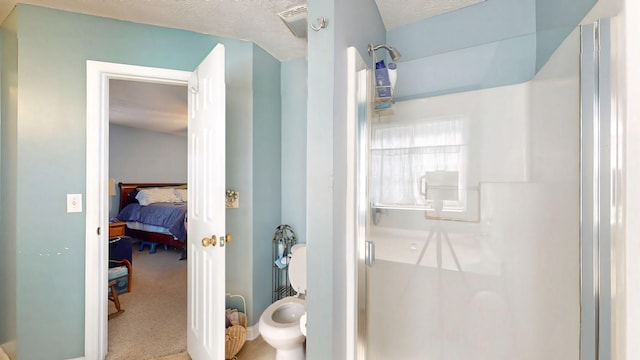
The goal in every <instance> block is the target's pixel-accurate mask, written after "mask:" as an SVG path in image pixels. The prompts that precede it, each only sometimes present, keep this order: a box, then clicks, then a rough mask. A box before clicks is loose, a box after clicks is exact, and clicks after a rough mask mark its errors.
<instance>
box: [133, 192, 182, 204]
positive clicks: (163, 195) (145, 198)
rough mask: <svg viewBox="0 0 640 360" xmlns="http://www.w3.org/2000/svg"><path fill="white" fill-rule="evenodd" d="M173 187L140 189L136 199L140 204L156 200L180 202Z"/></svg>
mask: <svg viewBox="0 0 640 360" xmlns="http://www.w3.org/2000/svg"><path fill="white" fill-rule="evenodd" d="M174 190H175V189H173V188H148V189H140V190H139V191H138V194H137V195H136V199H137V200H138V202H139V203H140V205H142V206H147V205H149V204H152V203H158V202H180V201H181V200H180V198H179V197H178V196H177V195H176V192H175V191H174Z"/></svg>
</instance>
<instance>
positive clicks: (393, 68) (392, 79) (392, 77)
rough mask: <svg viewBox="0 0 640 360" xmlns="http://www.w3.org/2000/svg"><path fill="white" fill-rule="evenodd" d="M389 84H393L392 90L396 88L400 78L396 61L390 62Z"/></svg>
mask: <svg viewBox="0 0 640 360" xmlns="http://www.w3.org/2000/svg"><path fill="white" fill-rule="evenodd" d="M387 72H388V73H389V84H390V85H391V91H392V92H393V90H394V89H395V88H396V80H397V79H398V66H397V65H396V63H389V69H388V71H387Z"/></svg>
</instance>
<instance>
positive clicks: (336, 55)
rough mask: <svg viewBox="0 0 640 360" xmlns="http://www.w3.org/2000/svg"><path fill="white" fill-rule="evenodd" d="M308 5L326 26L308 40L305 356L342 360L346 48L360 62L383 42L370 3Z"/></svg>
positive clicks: (313, 0)
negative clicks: (374, 45)
mask: <svg viewBox="0 0 640 360" xmlns="http://www.w3.org/2000/svg"><path fill="white" fill-rule="evenodd" d="M308 8H309V19H317V18H319V17H321V16H324V17H326V18H328V19H329V26H328V27H327V28H326V29H323V30H321V31H319V32H314V31H310V32H309V39H308V41H309V43H308V59H309V65H308V70H309V72H308V103H307V104H308V108H307V117H308V123H307V234H306V237H307V249H308V250H307V253H308V254H309V256H308V257H307V288H308V290H307V294H308V296H307V312H308V322H307V330H308V337H307V359H310V360H316V359H317V360H325V359H343V358H344V356H345V353H346V346H347V344H346V326H345V324H346V323H345V322H346V312H345V311H346V304H345V301H344V299H345V296H346V283H345V273H346V267H345V264H346V258H345V252H346V241H347V239H346V234H345V232H346V225H345V222H346V218H347V214H346V209H345V201H344V199H345V198H346V158H345V154H346V131H345V127H346V114H347V108H346V84H347V77H346V74H347V47H349V46H355V47H356V48H357V49H358V50H359V51H360V54H361V55H362V57H363V58H364V59H367V58H368V55H367V44H369V43H383V42H384V41H385V29H384V26H383V23H382V19H381V17H380V14H379V13H378V9H377V7H376V4H375V2H374V0H354V1H339V0H333V1H327V0H310V1H309V3H308ZM328 319H331V321H328Z"/></svg>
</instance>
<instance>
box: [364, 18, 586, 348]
mask: <svg viewBox="0 0 640 360" xmlns="http://www.w3.org/2000/svg"><path fill="white" fill-rule="evenodd" d="M579 55H580V36H579V32H578V31H577V30H575V31H573V32H572V33H571V34H570V35H569V36H568V37H567V38H566V39H565V41H564V42H563V43H562V44H561V45H560V47H559V48H558V49H557V50H556V52H555V53H554V54H553V55H552V56H551V58H550V59H549V61H547V63H546V64H545V65H544V66H543V67H542V68H541V69H540V70H539V71H538V72H537V74H536V75H535V77H534V78H533V79H532V80H530V81H527V82H523V83H519V84H515V85H508V86H502V87H494V88H488V89H482V90H474V91H467V92H459V93H451V94H447V95H441V96H433V97H427V98H421V99H415V100H406V101H398V102H396V104H395V105H394V107H393V112H392V114H388V113H387V114H385V113H376V112H375V111H373V112H372V116H370V118H369V119H368V120H366V121H367V124H366V125H365V126H362V127H361V128H362V129H366V131H365V130H363V131H364V132H363V134H366V135H367V136H368V138H367V140H366V142H367V144H366V145H364V146H363V147H361V151H365V152H366V156H364V157H362V158H363V159H367V167H368V169H366V171H367V173H368V183H367V189H368V191H367V197H368V201H366V202H361V204H363V206H367V207H368V208H367V209H366V211H363V212H366V213H367V214H368V215H367V216H366V226H365V231H364V232H365V234H364V236H365V239H366V243H367V244H369V245H370V247H369V249H371V254H373V253H374V251H373V250H372V249H373V248H375V261H372V263H371V264H369V265H368V266H366V282H365V283H366V299H367V300H366V321H365V324H366V325H365V332H366V341H365V343H366V345H365V347H366V349H365V352H366V359H369V360H382V359H385V360H386V359H407V360H411V359H429V360H454V359H455V360H469V359H473V360H513V359H518V360H540V359H546V360H551V359H558V360H566V359H579V351H580V244H579V232H580V230H579V225H580V169H579V163H580V138H579V135H580V106H579V85H580V74H579ZM399 68H400V69H399V70H398V71H399V72H400V74H399V75H402V74H401V72H402V68H401V67H400V66H399ZM399 77H400V76H399ZM400 79H401V77H400ZM399 81H401V80H399ZM360 246H361V247H363V245H360Z"/></svg>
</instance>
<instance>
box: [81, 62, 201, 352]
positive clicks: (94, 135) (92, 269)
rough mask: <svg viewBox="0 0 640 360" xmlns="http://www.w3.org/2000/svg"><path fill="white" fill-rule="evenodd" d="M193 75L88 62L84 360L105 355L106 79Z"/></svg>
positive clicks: (175, 79)
mask: <svg viewBox="0 0 640 360" xmlns="http://www.w3.org/2000/svg"><path fill="white" fill-rule="evenodd" d="M191 74H192V72H191V71H180V70H171V69H161V68H152V67H145V66H135V65H125V64H116V63H107V62H99V61H91V60H88V61H87V124H86V126H87V129H86V131H87V139H86V146H87V148H86V156H87V158H86V190H85V191H86V200H85V201H86V202H85V204H86V205H85V209H86V221H85V224H86V229H85V236H86V241H85V246H86V248H85V313H84V318H85V320H84V322H85V330H84V334H85V339H84V341H85V345H84V354H85V356H84V357H85V359H104V358H105V356H106V354H107V334H108V332H107V311H108V310H107V309H108V307H107V305H108V300H107V296H106V295H107V259H108V244H107V243H108V241H107V240H108V239H107V238H108V233H109V225H108V216H109V202H108V199H109V196H108V175H109V80H110V79H121V80H133V81H144V82H153V83H161V84H176V85H185V86H186V85H187V84H188V82H189V77H190V76H191Z"/></svg>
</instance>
